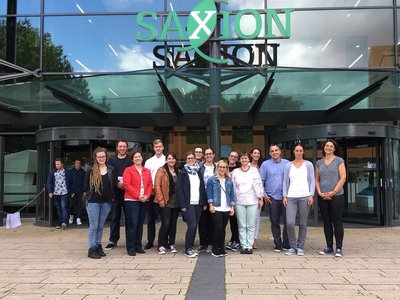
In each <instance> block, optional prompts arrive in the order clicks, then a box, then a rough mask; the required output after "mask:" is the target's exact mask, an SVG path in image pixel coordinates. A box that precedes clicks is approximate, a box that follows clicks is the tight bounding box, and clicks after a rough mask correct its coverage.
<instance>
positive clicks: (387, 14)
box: [277, 9, 393, 69]
mask: <svg viewBox="0 0 400 300" xmlns="http://www.w3.org/2000/svg"><path fill="white" fill-rule="evenodd" d="M366 20H368V21H366ZM338 24H340V26H338ZM291 29H292V32H291V37H290V38H289V39H285V40H279V44H280V46H279V48H278V53H277V54H278V66H291V67H315V68H349V69H350V68H364V67H369V66H371V67H372V66H373V67H387V68H393V63H391V62H392V61H393V60H390V58H385V60H384V61H382V60H376V59H375V58H376V56H377V55H378V54H375V52H376V50H375V49H377V48H379V47H382V46H389V47H390V45H393V11H392V10H389V9H380V10H371V9H365V10H338V11H319V12H315V11H310V12H307V11H295V12H293V13H292V26H291ZM387 60H388V61H387Z"/></svg>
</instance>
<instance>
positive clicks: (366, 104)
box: [351, 73, 400, 109]
mask: <svg viewBox="0 0 400 300" xmlns="http://www.w3.org/2000/svg"><path fill="white" fill-rule="evenodd" d="M373 82H374V80H373V79H371V81H370V84H372V83H373ZM398 107H400V74H399V73H393V74H392V75H390V76H389V78H388V79H386V80H385V81H384V83H383V84H382V85H381V87H380V88H379V90H377V91H376V92H375V93H373V94H372V95H371V96H369V97H367V98H365V99H364V100H362V101H360V102H359V103H358V104H357V105H354V106H353V107H352V108H351V109H368V108H369V109H371V108H372V109H373V108H398Z"/></svg>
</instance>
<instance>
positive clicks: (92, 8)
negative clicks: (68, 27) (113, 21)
mask: <svg viewBox="0 0 400 300" xmlns="http://www.w3.org/2000/svg"><path fill="white" fill-rule="evenodd" d="M163 6H164V5H163V1H159V0H130V1H126V0H96V1H93V0H79V1H76V0H62V1H60V0H45V13H94V12H96V13H102V12H139V11H144V10H155V11H160V10H163Z"/></svg>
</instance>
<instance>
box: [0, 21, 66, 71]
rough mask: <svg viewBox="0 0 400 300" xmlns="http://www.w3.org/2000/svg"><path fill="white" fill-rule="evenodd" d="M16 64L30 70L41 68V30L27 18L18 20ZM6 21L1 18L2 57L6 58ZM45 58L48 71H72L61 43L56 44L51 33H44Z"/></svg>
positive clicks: (0, 46)
mask: <svg viewBox="0 0 400 300" xmlns="http://www.w3.org/2000/svg"><path fill="white" fill-rule="evenodd" d="M16 45H17V46H16V62H15V64H16V65H18V66H21V67H24V68H26V69H28V70H36V69H39V67H40V66H39V62H40V32H39V29H38V28H35V27H33V26H32V22H31V20H29V19H27V18H25V19H22V20H19V21H18V22H17V34H16ZM5 51H6V21H5V20H0V58H2V59H5V58H6V53H5ZM43 59H44V62H43V63H44V67H43V68H44V70H45V71H46V72H72V71H73V69H72V66H71V64H70V62H69V61H68V59H67V56H66V55H65V54H64V50H63V47H62V46H61V45H55V44H54V43H53V42H52V40H51V34H50V33H44V35H43Z"/></svg>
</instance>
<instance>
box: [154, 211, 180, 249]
mask: <svg viewBox="0 0 400 300" xmlns="http://www.w3.org/2000/svg"><path fill="white" fill-rule="evenodd" d="M160 215H161V226H160V230H159V231H158V247H161V246H163V247H165V248H167V249H169V246H170V245H175V237H176V223H177V220H178V215H179V208H169V207H160Z"/></svg>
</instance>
